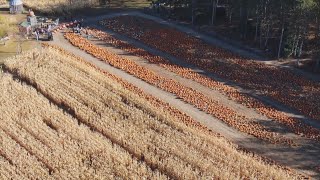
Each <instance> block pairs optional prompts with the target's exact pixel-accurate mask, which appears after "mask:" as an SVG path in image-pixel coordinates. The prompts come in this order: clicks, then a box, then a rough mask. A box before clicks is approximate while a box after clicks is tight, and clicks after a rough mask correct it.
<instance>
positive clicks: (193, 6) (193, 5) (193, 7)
mask: <svg viewBox="0 0 320 180" xmlns="http://www.w3.org/2000/svg"><path fill="white" fill-rule="evenodd" d="M195 6H196V0H192V5H191V9H192V15H191V16H192V17H191V18H192V25H194V11H195Z"/></svg>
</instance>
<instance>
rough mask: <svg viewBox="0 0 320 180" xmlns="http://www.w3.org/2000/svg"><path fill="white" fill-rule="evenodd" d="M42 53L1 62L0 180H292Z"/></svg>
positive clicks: (91, 73)
mask: <svg viewBox="0 0 320 180" xmlns="http://www.w3.org/2000/svg"><path fill="white" fill-rule="evenodd" d="M61 52H62V51H60V50H56V49H52V48H46V49H45V50H43V51H40V52H39V51H37V50H33V51H30V52H28V53H25V54H23V55H20V56H16V57H14V58H10V59H7V60H6V61H5V65H4V73H2V74H1V75H0V83H1V86H0V87H1V88H0V91H1V95H2V96H0V102H1V106H0V108H1V112H2V113H1V114H0V119H1V124H0V134H1V136H0V137H1V138H0V139H1V141H0V142H1V144H0V164H1V166H0V175H1V179H11V178H16V179H26V178H29V179H61V178H67V179H101V178H102V177H103V178H110V179H114V178H121V179H122V178H123V179H127V178H130V179H140V178H147V179H167V178H173V179H199V178H220V179H244V178H245V179H249V178H250V179H255V178H256V179H296V178H299V177H298V176H297V175H295V173H292V172H291V173H290V172H289V171H284V170H282V169H281V168H279V167H276V166H272V165H268V164H265V163H263V162H262V161H260V160H257V159H256V158H253V157H251V156H250V155H247V154H243V153H240V152H238V151H237V150H236V149H235V147H234V146H233V145H231V144H230V143H228V142H227V141H226V140H224V139H223V138H219V137H217V136H214V135H212V134H211V135H210V134H207V133H203V132H201V131H198V130H196V129H194V128H191V127H187V126H185V125H184V124H183V123H181V122H180V121H178V120H176V119H175V117H174V116H171V115H169V114H168V113H167V112H165V111H163V110H162V109H159V108H157V107H154V106H152V105H151V104H150V103H149V102H148V101H146V100H145V99H142V98H140V97H139V96H138V95H136V94H133V93H132V92H130V91H128V90H126V89H125V88H124V87H123V86H122V85H120V84H119V83H117V82H116V81H114V80H112V79H111V78H109V77H108V76H106V75H105V74H103V73H101V72H100V71H97V69H96V68H93V67H91V66H88V65H87V64H84V63H83V62H81V61H79V59H76V58H74V57H71V56H67V55H63V54H64V53H61Z"/></svg>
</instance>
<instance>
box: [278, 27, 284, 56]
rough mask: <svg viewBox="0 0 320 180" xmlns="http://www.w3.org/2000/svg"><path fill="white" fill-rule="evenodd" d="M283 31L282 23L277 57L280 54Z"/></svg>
mask: <svg viewBox="0 0 320 180" xmlns="http://www.w3.org/2000/svg"><path fill="white" fill-rule="evenodd" d="M283 33H284V23H283V24H282V28H281V36H280V42H279V49H278V59H279V58H280V54H281V47H282V41H283Z"/></svg>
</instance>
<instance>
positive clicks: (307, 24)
mask: <svg viewBox="0 0 320 180" xmlns="http://www.w3.org/2000/svg"><path fill="white" fill-rule="evenodd" d="M153 3H155V4H156V3H158V5H159V4H160V5H162V6H163V7H167V9H169V10H167V11H166V12H167V14H168V15H170V16H174V15H177V14H179V12H180V15H179V17H183V16H181V14H183V15H184V17H185V18H188V19H189V20H190V21H191V22H192V24H194V25H197V24H198V23H199V21H201V18H199V17H206V20H205V21H204V22H205V24H211V25H213V26H214V25H215V24H216V23H217V21H218V20H219V18H220V19H221V16H224V17H223V18H224V21H223V23H225V24H237V25H238V28H237V29H238V31H239V32H238V33H239V36H240V37H239V38H241V39H244V40H246V39H249V38H250V39H252V41H254V42H255V44H256V45H257V46H259V47H260V48H261V49H267V48H268V47H270V43H271V44H272V47H273V49H272V50H273V55H274V56H276V57H277V58H287V57H295V58H300V57H301V55H302V54H303V51H304V47H305V44H307V43H309V41H310V37H309V36H310V32H312V34H313V36H314V37H313V38H312V41H316V42H317V43H318V45H320V43H319V42H320V0H158V1H153ZM181 9H183V10H181ZM219 22H221V20H220V21H219Z"/></svg>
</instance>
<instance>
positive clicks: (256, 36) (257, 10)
mask: <svg viewBox="0 0 320 180" xmlns="http://www.w3.org/2000/svg"><path fill="white" fill-rule="evenodd" d="M256 16H257V17H256V32H255V34H254V42H257V38H258V27H259V24H260V22H259V7H258V6H257V8H256Z"/></svg>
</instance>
